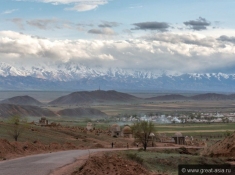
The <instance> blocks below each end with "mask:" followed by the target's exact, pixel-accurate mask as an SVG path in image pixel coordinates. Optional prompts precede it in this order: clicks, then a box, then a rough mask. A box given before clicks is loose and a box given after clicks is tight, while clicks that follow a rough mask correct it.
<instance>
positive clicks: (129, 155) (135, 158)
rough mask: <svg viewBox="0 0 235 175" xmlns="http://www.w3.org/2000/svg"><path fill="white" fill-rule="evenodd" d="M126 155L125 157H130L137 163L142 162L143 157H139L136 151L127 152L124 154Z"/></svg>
mask: <svg viewBox="0 0 235 175" xmlns="http://www.w3.org/2000/svg"><path fill="white" fill-rule="evenodd" d="M126 156H127V158H128V159H130V160H133V161H135V162H137V163H139V164H141V165H142V164H143V161H144V159H143V158H141V157H139V156H138V155H137V154H136V153H135V154H133V153H128V154H126Z"/></svg>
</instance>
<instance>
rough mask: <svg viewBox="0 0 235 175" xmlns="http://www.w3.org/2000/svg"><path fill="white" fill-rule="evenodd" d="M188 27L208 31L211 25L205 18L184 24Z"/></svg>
mask: <svg viewBox="0 0 235 175" xmlns="http://www.w3.org/2000/svg"><path fill="white" fill-rule="evenodd" d="M184 24H185V25H186V26H189V27H190V29H192V30H198V31H199V30H206V29H207V27H208V26H210V25H211V23H210V22H208V21H207V20H206V19H205V18H202V17H199V18H198V19H197V20H190V21H186V22H184Z"/></svg>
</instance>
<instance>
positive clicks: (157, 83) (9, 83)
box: [0, 63, 235, 92]
mask: <svg viewBox="0 0 235 175" xmlns="http://www.w3.org/2000/svg"><path fill="white" fill-rule="evenodd" d="M99 86H101V88H102V89H104V90H108V89H119V90H155V91H163V90H164V91H175V90H180V91H186V90H187V91H210V92H212V91H213V92H218V91H223V92H234V91H235V74H225V73H220V72H218V73H186V74H170V73H167V72H164V71H159V70H133V69H121V68H101V67H93V68H91V67H87V66H84V65H80V64H76V63H65V64H54V65H38V66H37V67H35V66H32V67H19V66H13V65H9V64H6V63H0V90H73V91H75V90H81V89H86V90H94V89H97V88H98V87H99Z"/></svg>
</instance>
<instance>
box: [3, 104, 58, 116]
mask: <svg viewBox="0 0 235 175" xmlns="http://www.w3.org/2000/svg"><path fill="white" fill-rule="evenodd" d="M14 115H19V116H35V117H43V116H50V117H53V116H56V114H55V113H54V112H52V111H50V110H49V109H44V108H40V107H37V106H25V105H22V106H21V105H13V104H0V117H3V118H5V117H10V116H14Z"/></svg>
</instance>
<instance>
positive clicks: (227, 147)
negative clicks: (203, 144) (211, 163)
mask: <svg viewBox="0 0 235 175" xmlns="http://www.w3.org/2000/svg"><path fill="white" fill-rule="evenodd" d="M202 154H203V155H207V156H212V157H213V156H215V157H218V156H222V157H235V132H233V134H231V135H230V136H228V137H226V138H225V139H224V140H222V141H218V142H216V143H215V144H213V145H212V146H210V147H208V148H205V150H204V151H203V152H202Z"/></svg>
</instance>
